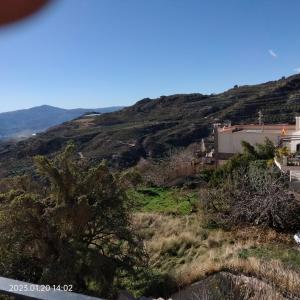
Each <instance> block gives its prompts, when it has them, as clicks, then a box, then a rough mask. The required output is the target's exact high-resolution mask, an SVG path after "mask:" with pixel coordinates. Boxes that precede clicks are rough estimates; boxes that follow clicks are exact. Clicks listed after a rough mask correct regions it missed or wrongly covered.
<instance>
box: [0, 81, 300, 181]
mask: <svg viewBox="0 0 300 300" xmlns="http://www.w3.org/2000/svg"><path fill="white" fill-rule="evenodd" d="M258 111H262V113H263V115H264V120H263V121H264V123H266V124H267V123H291V124H293V123H294V117H295V116H296V115H298V114H300V75H294V76H291V77H288V78H284V77H283V78H281V79H280V80H276V81H270V82H267V83H263V84H258V85H244V86H235V87H233V88H232V89H229V90H228V91H225V92H223V93H220V94H211V95H203V94H195V93H194V94H181V95H172V96H161V97H160V98H157V99H149V98H146V99H143V100H141V101H138V102H137V103H136V104H135V105H133V106H130V107H126V108H123V109H122V110H119V111H116V112H112V113H106V114H103V115H100V116H93V117H89V118H87V117H85V116H83V117H80V118H77V119H75V120H72V121H68V122H65V123H63V124H61V125H58V126H56V127H54V128H52V129H50V130H48V131H46V132H43V133H40V134H38V135H36V136H35V137H32V138H29V139H27V140H24V141H20V142H18V143H13V142H9V143H2V144H1V145H0V176H4V175H7V174H16V173H18V174H19V173H22V172H24V171H25V170H28V169H32V158H33V157H34V156H35V155H38V154H42V155H52V154H54V153H56V152H57V151H60V150H61V149H62V148H63V147H64V146H65V145H66V143H67V142H68V141H70V140H72V141H74V143H75V144H76V146H77V149H78V152H80V154H81V155H82V156H83V157H84V158H85V159H86V160H89V161H90V162H91V163H96V162H99V161H101V160H102V159H107V160H108V161H109V162H110V164H111V165H112V166H113V167H116V168H127V167H130V166H133V165H135V164H136V163H137V162H138V161H139V160H140V159H141V158H142V157H143V158H160V157H162V156H164V155H165V154H167V153H169V152H170V150H172V149H176V148H180V147H185V146H188V145H189V144H191V143H194V142H199V141H201V139H202V138H205V137H208V136H209V135H210V134H211V132H212V124H213V123H216V122H221V121H225V120H231V121H232V123H255V122H257V121H258Z"/></svg>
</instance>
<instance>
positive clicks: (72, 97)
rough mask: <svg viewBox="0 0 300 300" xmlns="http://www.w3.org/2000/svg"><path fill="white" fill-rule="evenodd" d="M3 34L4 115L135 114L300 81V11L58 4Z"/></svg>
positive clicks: (261, 4) (271, 3)
mask: <svg viewBox="0 0 300 300" xmlns="http://www.w3.org/2000/svg"><path fill="white" fill-rule="evenodd" d="M53 2H54V3H53V4H52V5H50V6H49V7H48V8H47V9H46V10H45V11H44V12H42V13H41V14H40V15H38V16H35V17H34V18H33V19H31V20H29V21H25V22H22V23H19V24H16V25H14V26H12V27H7V28H4V29H1V30H0V43H1V47H0V55H1V56H0V57H1V58H0V68H1V72H0V89H1V99H2V100H1V106H0V112H4V111H11V110H16V109H22V108H29V107H33V106H39V105H42V104H47V105H52V106H57V107H62V108H78V107H84V108H88V107H95V108H96V107H108V106H127V105H130V104H133V103H134V102H136V101H137V100H139V99H142V98H145V97H152V98H154V97H159V96H160V95H169V94H175V93H191V92H200V93H216V92H221V91H223V90H226V89H228V88H231V87H232V86H233V85H235V84H238V85H241V84H255V83H260V82H265V81H269V80H274V79H278V78H280V77H282V76H288V75H292V74H294V73H299V72H300V54H299V53H300V41H299V39H298V36H299V34H300V27H299V26H298V24H297V23H298V12H299V10H300V2H299V1H298V0H290V1H289V3H288V5H287V2H286V1H284V0H253V1H240V0H228V1H223V0H210V1H199V0H188V1H182V0H164V1H161V0H152V1H140V0H127V1H123V0H100V1H99V0H89V1H76V4H74V2H73V1H67V0H61V1H53Z"/></svg>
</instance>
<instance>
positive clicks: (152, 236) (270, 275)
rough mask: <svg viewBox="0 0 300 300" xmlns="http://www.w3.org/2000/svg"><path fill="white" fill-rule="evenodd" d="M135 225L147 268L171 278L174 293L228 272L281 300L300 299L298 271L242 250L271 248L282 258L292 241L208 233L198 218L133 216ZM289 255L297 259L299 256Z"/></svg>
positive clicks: (256, 232)
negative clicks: (277, 294)
mask: <svg viewBox="0 0 300 300" xmlns="http://www.w3.org/2000/svg"><path fill="white" fill-rule="evenodd" d="M135 225H136V227H137V228H139V230H140V231H141V233H142V234H143V237H144V239H145V246H146V248H147V250H148V253H150V254H151V257H150V263H151V265H152V266H153V267H154V268H157V269H159V270H161V271H163V272H166V273H168V274H169V275H171V276H172V277H173V278H174V279H175V281H176V284H177V286H178V288H179V287H180V288H181V287H185V286H188V285H190V284H192V283H194V282H196V281H199V280H201V279H204V278H206V277H207V276H208V275H211V274H215V273H217V272H220V271H228V272H231V273H233V274H244V275H248V276H253V277H255V278H258V279H261V280H262V281H264V282H265V283H268V284H270V285H271V286H272V287H274V289H275V290H276V291H278V292H280V293H281V294H283V295H285V296H287V295H293V297H296V296H297V297H300V287H299V282H300V273H299V272H298V271H296V270H297V268H293V267H292V266H290V265H289V264H288V263H284V262H282V261H281V260H280V259H273V258H272V253H270V259H266V258H260V257H255V256H249V257H243V255H242V254H243V251H244V250H245V249H256V248H257V249H259V248H260V247H262V246H263V245H270V249H272V247H282V249H283V252H284V249H285V248H286V247H289V248H293V247H294V246H292V239H291V236H288V235H286V234H281V233H277V232H276V231H274V230H271V229H260V228H257V227H256V228H255V227H248V228H245V229H235V230H232V231H230V232H228V231H224V230H222V229H209V228H206V227H205V222H204V219H203V217H202V216H201V215H199V214H197V215H196V214H195V215H190V216H182V217H176V218H174V217H173V216H168V215H161V214H145V213H138V214H136V215H135ZM274 241H276V242H274ZM270 251H271V252H272V250H270ZM293 251H295V252H296V255H297V251H298V250H297V249H294V250H293ZM284 255H286V254H284ZM299 256H300V254H299ZM285 262H286V261H285ZM266 299H267V298H266ZM269 299H270V298H269Z"/></svg>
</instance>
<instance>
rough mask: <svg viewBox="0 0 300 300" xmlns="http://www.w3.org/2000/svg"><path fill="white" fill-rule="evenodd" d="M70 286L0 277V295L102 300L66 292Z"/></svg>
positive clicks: (67, 299) (32, 299) (41, 298)
mask: <svg viewBox="0 0 300 300" xmlns="http://www.w3.org/2000/svg"><path fill="white" fill-rule="evenodd" d="M68 290H70V286H67V285H66V286H60V287H59V286H51V287H50V286H49V285H37V284H32V283H28V282H23V281H19V280H14V279H9V278H5V277H0V295H8V296H13V297H14V298H15V299H22V300H23V299H24V300H27V299H28V300H29V299H30V300H34V299H35V300H103V299H100V298H95V297H90V296H86V295H82V294H77V293H73V292H68Z"/></svg>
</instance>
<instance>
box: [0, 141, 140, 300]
mask: <svg viewBox="0 0 300 300" xmlns="http://www.w3.org/2000/svg"><path fill="white" fill-rule="evenodd" d="M73 152H74V146H73V145H69V146H67V148H66V149H65V151H64V152H63V153H62V154H60V155H58V156H57V157H55V158H54V159H48V158H46V157H43V156H39V157H36V159H35V161H36V165H37V168H38V172H39V174H40V176H41V179H42V180H43V181H44V182H45V183H46V188H42V187H40V189H34V191H33V190H30V189H27V188H21V189H18V190H17V189H14V190H11V191H8V192H5V193H3V194H0V273H1V275H2V276H7V277H13V278H16V279H20V280H26V281H30V282H35V283H44V284H46V283H47V284H72V285H73V287H74V289H75V290H77V291H82V292H87V291H91V292H94V293H95V294H97V295H101V296H106V297H107V296H109V295H110V293H111V291H112V288H113V284H114V282H115V278H116V275H117V274H123V275H124V274H133V273H134V269H135V268H136V267H137V266H140V265H141V264H142V263H143V262H144V261H145V259H144V257H145V255H144V251H143V245H142V244H141V242H140V240H139V238H138V237H137V236H136V235H135V234H134V233H133V229H132V226H131V221H130V203H128V199H127V198H126V194H125V193H124V192H123V191H122V189H121V188H120V187H119V184H118V181H117V180H116V178H115V177H114V176H113V175H112V174H111V173H110V172H109V170H108V168H107V167H106V166H105V164H100V165H99V166H97V167H95V168H84V167H83V166H80V165H79V164H77V163H75V162H74V161H73V160H72V155H73Z"/></svg>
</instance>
